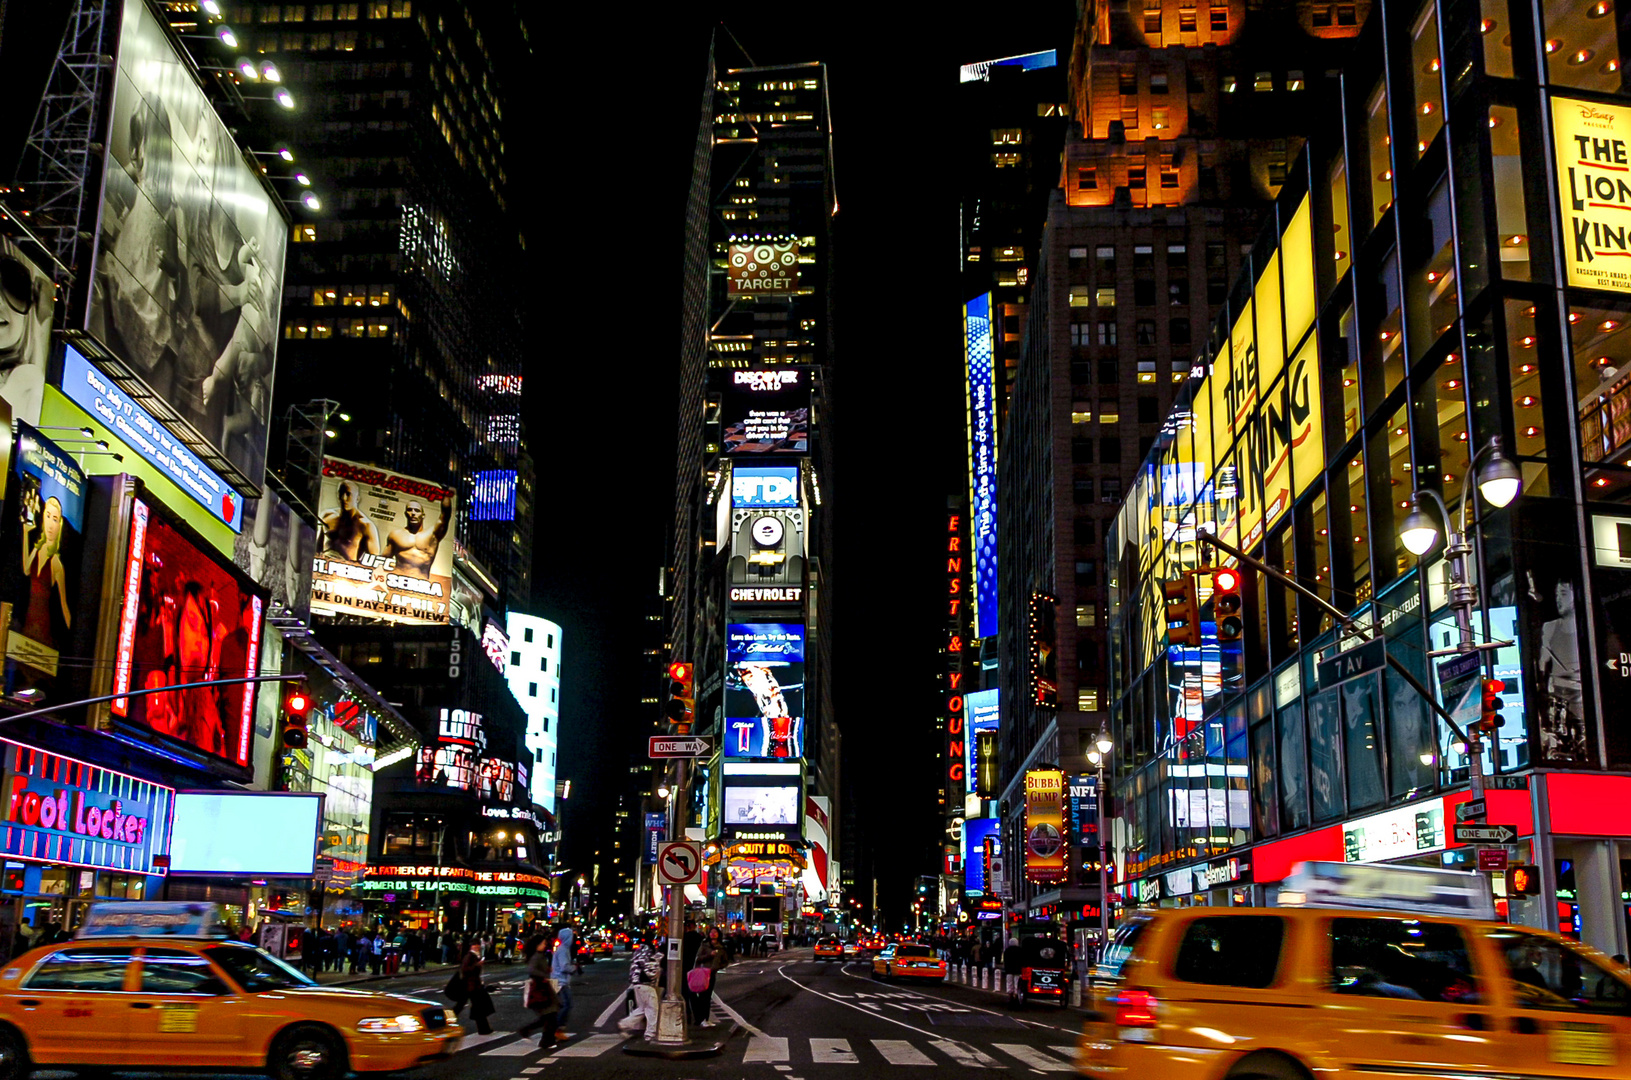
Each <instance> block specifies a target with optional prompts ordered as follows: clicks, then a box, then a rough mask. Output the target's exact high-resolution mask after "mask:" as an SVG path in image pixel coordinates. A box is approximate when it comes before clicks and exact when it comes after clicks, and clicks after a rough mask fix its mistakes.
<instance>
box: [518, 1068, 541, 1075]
mask: <svg viewBox="0 0 1631 1080" xmlns="http://www.w3.org/2000/svg"><path fill="white" fill-rule="evenodd" d="M543 1071H544V1067H543V1066H542V1065H533V1066H532V1067H530V1068H526V1069H522V1070H521V1075H522V1076H531V1075H532V1074H533V1073H541V1072H543Z"/></svg>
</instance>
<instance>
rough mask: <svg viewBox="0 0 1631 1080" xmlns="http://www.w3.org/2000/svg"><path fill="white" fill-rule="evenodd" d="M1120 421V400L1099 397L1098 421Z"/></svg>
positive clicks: (1103, 422) (1112, 422)
mask: <svg viewBox="0 0 1631 1080" xmlns="http://www.w3.org/2000/svg"><path fill="white" fill-rule="evenodd" d="M1120 421H1121V402H1119V401H1115V400H1113V399H1110V398H1100V399H1099V423H1101V424H1115V423H1119V422H1120Z"/></svg>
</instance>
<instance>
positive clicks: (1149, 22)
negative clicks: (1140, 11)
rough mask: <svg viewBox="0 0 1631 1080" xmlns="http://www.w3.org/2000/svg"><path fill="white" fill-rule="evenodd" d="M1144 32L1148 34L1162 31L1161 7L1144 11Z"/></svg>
mask: <svg viewBox="0 0 1631 1080" xmlns="http://www.w3.org/2000/svg"><path fill="white" fill-rule="evenodd" d="M1144 32H1145V33H1146V34H1160V33H1161V12H1160V10H1159V9H1157V10H1155V11H1146V12H1145V13H1144Z"/></svg>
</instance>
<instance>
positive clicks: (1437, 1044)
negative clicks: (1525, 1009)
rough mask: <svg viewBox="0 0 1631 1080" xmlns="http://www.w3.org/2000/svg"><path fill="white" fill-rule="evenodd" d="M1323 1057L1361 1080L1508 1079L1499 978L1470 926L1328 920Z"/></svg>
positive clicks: (1393, 920) (1393, 919) (1322, 974)
mask: <svg viewBox="0 0 1631 1080" xmlns="http://www.w3.org/2000/svg"><path fill="white" fill-rule="evenodd" d="M1324 925H1325V928H1326V931H1327V937H1328V941H1327V942H1326V943H1324V944H1325V950H1326V953H1325V954H1326V955H1327V956H1328V957H1329V964H1330V966H1329V967H1325V968H1324V969H1323V970H1322V971H1320V974H1319V977H1320V978H1321V979H1322V980H1323V981H1324V982H1325V983H1326V986H1327V988H1328V990H1329V995H1328V996H1326V997H1325V999H1324V1001H1323V1002H1322V1008H1321V1009H1320V1013H1319V1024H1320V1027H1321V1029H1322V1034H1321V1042H1322V1044H1323V1047H1324V1049H1325V1051H1326V1053H1327V1054H1328V1055H1329V1056H1330V1058H1332V1059H1334V1061H1335V1062H1337V1063H1339V1064H1340V1066H1341V1067H1343V1068H1347V1069H1351V1070H1353V1071H1355V1072H1359V1073H1382V1074H1388V1073H1408V1074H1409V1075H1411V1076H1415V1077H1446V1078H1449V1077H1456V1078H1464V1077H1472V1076H1480V1075H1486V1074H1499V1075H1502V1076H1506V1075H1509V1074H1510V1073H1511V1072H1512V1069H1511V1065H1510V1062H1508V1061H1507V1060H1506V1059H1505V1057H1504V1053H1505V1048H1504V1045H1503V1041H1502V1038H1501V1035H1500V1032H1499V1026H1500V1023H1499V1022H1500V1019H1501V1012H1500V1010H1499V1008H1498V1002H1497V998H1496V996H1495V986H1494V983H1495V977H1496V972H1495V971H1493V970H1491V969H1490V968H1489V960H1488V958H1487V957H1484V958H1482V959H1480V957H1482V956H1483V954H1481V953H1480V952H1479V951H1478V950H1477V948H1476V942H1475V940H1474V939H1473V938H1472V936H1471V933H1470V930H1469V928H1468V927H1466V926H1463V925H1461V924H1458V923H1454V922H1436V921H1433V920H1430V919H1411V918H1402V917H1396V916H1370V915H1360V914H1357V913H1356V914H1355V915H1353V916H1351V917H1345V916H1337V917H1334V918H1331V919H1329V920H1325V921H1324Z"/></svg>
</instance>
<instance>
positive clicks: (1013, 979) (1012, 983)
mask: <svg viewBox="0 0 1631 1080" xmlns="http://www.w3.org/2000/svg"><path fill="white" fill-rule="evenodd" d="M1024 970H1025V954H1024V953H1023V952H1022V951H1020V947H1019V938H1017V937H1011V938H1009V939H1008V948H1006V949H1004V950H1003V952H1002V974H1003V982H1004V983H1006V984H1007V988H1008V1004H1010V1005H1018V1004H1020V1000H1019V975H1020V972H1022V971H1024Z"/></svg>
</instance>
